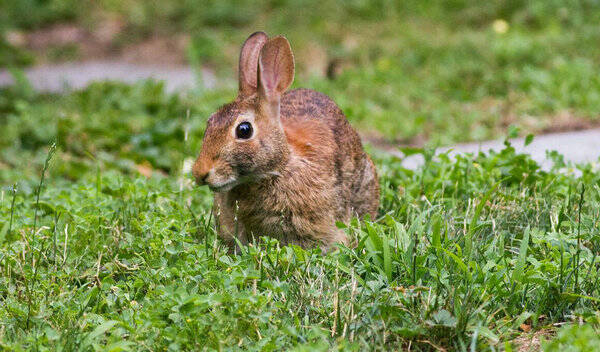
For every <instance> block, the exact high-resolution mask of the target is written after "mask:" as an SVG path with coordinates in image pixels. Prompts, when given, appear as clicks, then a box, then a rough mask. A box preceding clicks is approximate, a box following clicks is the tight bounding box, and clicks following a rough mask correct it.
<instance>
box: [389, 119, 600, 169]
mask: <svg viewBox="0 0 600 352" xmlns="http://www.w3.org/2000/svg"><path fill="white" fill-rule="evenodd" d="M511 145H512V146H513V147H514V148H515V150H516V151H517V152H518V153H527V154H529V155H531V157H532V158H533V159H534V160H535V161H537V162H538V163H539V164H540V166H541V167H542V168H543V169H546V170H547V169H549V168H550V167H551V166H552V161H550V160H548V159H547V158H546V151H547V150H556V151H558V152H559V153H560V154H562V155H563V156H564V158H565V161H571V162H573V163H588V162H595V163H597V164H598V163H599V159H598V158H600V129H593V130H585V131H575V132H564V133H553V134H546V135H541V136H536V137H535V138H534V139H533V142H532V143H531V144H529V145H528V146H525V140H524V139H523V138H515V139H512V140H511ZM503 148H504V140H497V141H487V142H481V143H465V144H457V145H455V146H452V147H445V148H439V149H438V150H437V152H438V153H443V152H447V151H450V155H455V154H456V153H477V152H479V151H484V152H487V151H489V150H490V149H493V150H501V149H503ZM388 151H389V152H391V153H392V154H395V155H397V156H400V157H402V156H403V154H402V152H400V151H399V150H388ZM421 163H423V157H422V156H421V155H412V156H410V157H408V158H406V159H405V160H404V161H403V165H404V166H405V167H407V168H416V167H417V166H418V165H420V164H421Z"/></svg>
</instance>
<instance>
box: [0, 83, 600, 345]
mask: <svg viewBox="0 0 600 352" xmlns="http://www.w3.org/2000/svg"><path fill="white" fill-rule="evenodd" d="M229 94H230V93H229V92H228V91H227V90H225V91H215V92H204V93H201V94H200V93H191V94H190V95H189V96H169V95H167V94H165V93H164V91H163V89H162V86H161V85H160V84H155V83H152V82H145V83H140V84H137V85H133V86H127V85H119V84H113V83H98V84H95V85H93V86H91V87H89V88H87V89H85V90H82V91H78V92H73V93H69V94H66V95H62V96H48V95H40V94H38V93H36V92H33V91H31V90H30V89H28V88H27V85H26V84H22V85H18V86H16V87H14V88H11V89H8V90H2V91H1V94H0V97H1V100H0V109H1V111H2V114H1V115H0V121H1V123H2V125H3V126H4V128H3V134H2V135H1V136H0V146H1V148H0V182H1V184H2V185H3V188H2V190H1V193H0V346H1V347H2V348H4V349H7V350H33V349H37V350H57V349H62V350H111V351H118V350H167V349H170V350H177V349H188V350H197V349H210V350H213V349H215V350H223V349H227V350H230V349H231V350H236V349H239V350H328V349H340V350H356V351H358V350H365V349H375V350H389V349H400V348H404V349H410V350H414V351H431V350H440V351H443V350H447V351H463V350H465V351H467V350H468V351H486V350H490V351H497V350H502V349H504V350H507V351H508V350H515V351H516V350H519V348H525V347H528V346H530V347H531V348H532V350H537V349H538V348H539V347H538V346H539V343H540V342H539V340H540V339H541V340H544V341H549V342H542V343H543V346H545V348H546V350H547V351H561V352H562V351H564V350H568V348H570V349H571V350H573V351H590V350H591V349H592V348H594V346H598V344H599V343H600V340H599V339H598V333H599V332H600V285H598V282H599V280H600V272H599V269H600V263H599V262H598V258H597V255H598V253H599V250H600V248H599V245H600V230H599V228H600V226H599V222H600V210H599V209H600V171H599V170H598V167H597V165H596V166H594V165H565V163H564V162H563V160H562V158H561V156H560V155H558V154H556V153H551V154H550V157H551V158H552V159H553V160H554V167H553V168H552V169H551V170H548V171H543V170H541V169H540V168H539V166H538V165H537V164H536V163H535V162H534V161H532V160H531V159H530V158H529V157H528V156H526V155H519V154H516V153H515V152H514V150H513V149H512V148H511V147H510V146H509V145H507V146H506V148H505V149H503V150H501V151H496V152H490V153H485V154H479V155H463V156H458V157H457V158H456V159H450V158H448V157H446V156H444V155H442V156H440V157H439V158H434V159H432V158H431V157H430V156H431V150H429V149H417V150H411V151H412V152H419V153H423V154H424V156H425V159H426V160H427V162H426V163H425V165H424V166H422V167H421V168H419V169H417V170H407V169H405V168H403V167H402V165H401V160H400V159H398V158H395V157H391V156H389V155H388V154H384V153H381V152H378V151H377V150H376V149H373V148H369V150H370V152H371V154H372V155H373V156H374V159H375V161H376V164H377V167H378V170H379V173H380V175H379V176H380V181H381V184H382V196H381V200H382V204H381V207H380V209H379V216H378V218H377V219H371V220H364V221H358V220H355V221H353V222H352V223H350V224H347V225H343V224H340V226H342V227H344V229H345V231H347V233H348V234H349V235H350V236H351V237H352V238H353V239H354V240H355V243H356V245H355V246H353V247H352V248H346V247H340V248H339V249H338V250H337V251H334V252H332V253H329V254H327V255H322V254H321V253H320V251H318V250H312V251H311V250H303V249H300V248H298V247H284V248H280V246H279V245H278V244H277V243H275V242H274V241H269V240H266V239H263V240H261V241H259V242H257V243H254V244H253V245H251V246H247V247H244V248H242V250H241V252H240V253H236V254H235V255H233V254H228V253H227V252H226V251H225V249H224V246H223V244H222V243H221V242H220V241H219V240H218V239H217V237H216V235H215V230H214V217H213V216H212V214H211V212H210V204H211V197H210V192H209V191H208V190H207V189H206V188H196V187H194V186H193V184H192V182H191V179H190V175H189V172H188V171H187V170H186V169H187V168H188V165H189V163H190V161H191V160H193V157H194V155H195V154H196V152H197V150H198V148H199V144H200V141H201V137H202V131H203V126H204V122H205V118H206V116H207V115H208V114H209V113H210V112H211V111H212V110H213V109H214V108H215V106H217V105H218V104H220V103H221V102H222V100H223V99H227V98H228V97H229ZM54 143H56V146H55V147H52V146H53V145H54ZM407 152H409V151H408V150H407Z"/></svg>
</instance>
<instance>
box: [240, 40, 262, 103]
mask: <svg viewBox="0 0 600 352" xmlns="http://www.w3.org/2000/svg"><path fill="white" fill-rule="evenodd" d="M268 39H269V37H267V34H266V33H265V32H255V33H252V34H251V35H250V36H249V37H248V39H246V41H245V42H244V45H242V51H241V52H240V63H239V71H240V72H239V76H240V77H239V79H240V87H239V94H240V95H241V96H249V95H252V94H254V93H255V92H256V87H257V86H258V84H257V79H258V57H259V55H260V49H262V47H263V45H265V43H266V42H267V40H268Z"/></svg>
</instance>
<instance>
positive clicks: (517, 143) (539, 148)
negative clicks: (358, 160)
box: [0, 61, 600, 168]
mask: <svg viewBox="0 0 600 352" xmlns="http://www.w3.org/2000/svg"><path fill="white" fill-rule="evenodd" d="M25 74H26V76H27V78H28V79H29V81H30V82H31V85H32V86H33V88H35V89H37V90H41V91H49V92H60V91H64V90H67V89H79V88H83V87H85V86H86V85H88V84H89V83H91V82H93V81H98V80H115V81H121V82H126V83H133V82H135V81H138V80H142V79H155V80H162V81H165V85H166V89H167V91H168V92H177V91H183V90H186V89H190V88H192V89H193V88H197V87H198V86H199V84H198V81H199V80H198V78H199V76H198V75H196V73H195V72H194V71H193V70H192V69H190V68H188V67H171V68H169V67H163V66H140V65H132V64H127V63H122V62H112V61H96V62H87V63H70V64H62V65H53V66H39V67H35V68H31V69H28V70H26V71H25ZM202 82H203V84H202V86H204V87H205V88H212V87H214V86H215V85H216V78H215V76H214V75H213V74H212V73H211V72H210V71H208V70H203V71H202ZM9 84H12V76H11V74H10V73H9V72H7V71H5V70H0V86H5V85H9ZM523 142H524V141H523V139H515V140H513V141H512V143H513V146H514V147H515V149H517V151H519V152H526V153H529V154H530V155H531V156H532V157H533V159H534V160H536V161H537V162H538V163H540V164H541V165H542V167H544V168H548V167H549V166H551V163H550V161H548V160H547V159H546V150H556V151H558V152H559V153H561V154H563V155H564V157H565V161H572V162H575V163H583V162H598V158H599V157H600V129H596V130H587V131H579V132H567V133H556V134H549V135H543V136H538V137H536V138H535V139H534V141H533V143H531V144H530V145H529V146H527V147H525V146H524V143H523ZM502 148H503V144H502V141H489V142H483V143H469V144H458V145H456V146H453V147H449V148H440V149H439V152H445V151H448V150H451V154H453V153H476V152H478V151H480V150H481V151H488V150H489V149H494V150H500V149H502ZM388 151H389V152H391V153H394V154H396V155H399V156H402V153H401V152H400V151H398V150H394V149H388ZM422 162H423V160H422V158H421V157H420V156H419V155H416V156H411V157H409V158H407V159H405V160H404V165H405V166H406V167H409V168H415V167H417V166H418V165H419V164H421V163H422Z"/></svg>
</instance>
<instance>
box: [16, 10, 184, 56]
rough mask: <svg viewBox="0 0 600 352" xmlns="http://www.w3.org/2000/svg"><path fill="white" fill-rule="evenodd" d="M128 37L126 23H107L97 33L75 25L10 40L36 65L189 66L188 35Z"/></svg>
mask: <svg viewBox="0 0 600 352" xmlns="http://www.w3.org/2000/svg"><path fill="white" fill-rule="evenodd" d="M128 34H129V33H127V28H126V27H125V24H124V23H122V22H120V21H116V20H106V21H103V22H101V23H100V24H99V25H98V26H97V27H96V28H95V30H94V31H90V30H88V29H86V28H83V27H81V26H79V25H76V24H56V25H53V26H50V27H47V28H44V29H39V30H35V31H31V32H18V33H17V32H12V33H9V34H8V35H7V39H9V40H10V41H12V44H13V45H16V46H20V47H23V48H25V49H28V50H30V51H31V52H33V53H34V54H35V56H36V57H37V62H36V64H47V63H57V62H63V61H72V60H76V61H83V62H86V61H98V60H102V61H104V60H111V61H120V62H126V63H132V64H133V63H135V64H154V65H168V66H180V65H184V64H186V57H185V51H186V47H187V45H188V43H189V36H187V35H183V34H179V35H174V36H161V35H152V36H149V37H146V38H142V39H140V40H135V41H126V40H123V38H124V37H125V36H127V35H128ZM61 53H63V54H62V55H61ZM65 53H66V54H65Z"/></svg>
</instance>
